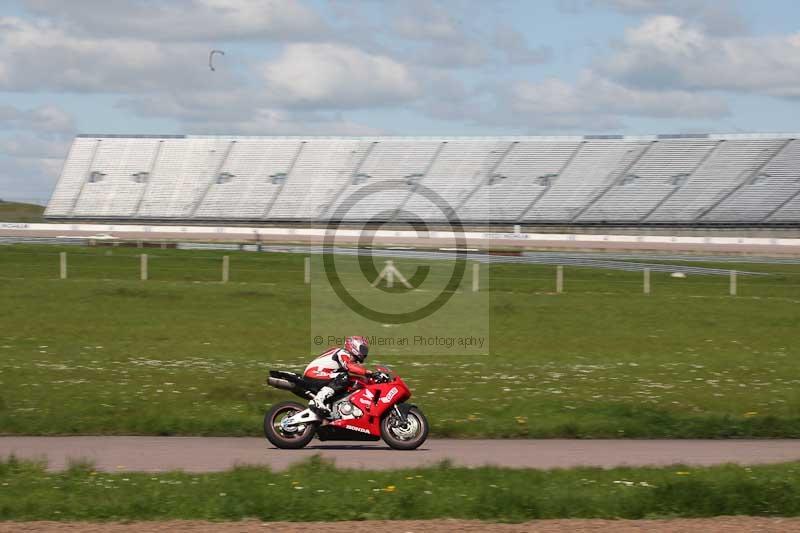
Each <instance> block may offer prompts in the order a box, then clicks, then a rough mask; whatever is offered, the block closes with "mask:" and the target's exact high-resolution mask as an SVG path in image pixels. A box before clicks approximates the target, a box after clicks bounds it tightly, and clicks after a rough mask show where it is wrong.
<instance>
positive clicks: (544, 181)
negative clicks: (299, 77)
mask: <svg viewBox="0 0 800 533" xmlns="http://www.w3.org/2000/svg"><path fill="white" fill-rule="evenodd" d="M380 184H383V185H385V189H384V190H381V191H379V192H376V193H375V194H371V195H370V196H369V197H368V198H367V197H365V194H362V193H361V191H372V189H373V188H371V187H369V186H370V185H376V186H378V185H380ZM423 188H424V189H425V190H432V191H434V192H435V193H436V194H437V195H438V196H439V197H440V198H442V199H443V200H444V201H445V202H446V203H447V205H449V207H450V208H451V209H452V210H453V211H454V212H455V213H456V214H457V215H458V217H459V218H460V219H461V221H462V222H464V223H465V224H468V225H491V224H504V225H509V224H524V225H529V226H530V225H556V224H557V225H565V224H566V225H577V226H584V225H625V226H640V225H641V226H655V225H659V226H670V225H673V226H723V225H731V226H750V227H755V226H798V225H800V138H799V137H798V136H794V135H766V134H753V135H745V134H737V135H706V134H702V135H700V134H690V135H657V136H637V137H630V136H628V137H626V136H582V137H513V138H512V137H481V138H471V137H453V138H428V137H369V138H367V137H339V138H336V137H236V136H183V135H172V136H171V135H163V136H146V135H78V136H77V137H76V138H75V140H74V142H73V144H72V147H71V149H70V151H69V154H68V156H67V159H66V162H65V164H64V168H63V171H62V173H61V176H60V178H59V180H58V183H57V185H56V188H55V191H54V192H53V195H52V197H51V199H50V202H49V204H48V206H47V209H46V211H45V217H46V218H48V219H50V220H62V221H64V220H104V221H113V222H115V223H117V222H125V221H131V222H134V221H136V222H141V221H153V222H160V221H163V222H177V221H180V222H181V223H184V224H192V223H194V224H203V223H208V222H211V221H214V222H220V221H225V222H231V223H245V222H246V223H249V224H252V223H256V224H258V223H263V224H271V223H286V222H303V223H314V222H319V223H322V222H325V221H328V220H332V219H339V218H340V219H341V220H343V221H345V222H364V221H369V220H372V221H376V220H380V221H389V222H391V221H397V222H403V221H404V220H410V219H422V220H425V221H430V222H436V221H444V220H445V219H446V218H447V216H448V212H447V210H443V209H442V208H441V206H440V205H439V206H437V205H434V204H433V203H432V202H431V201H430V200H429V199H426V198H425V197H424V196H423V195H421V194H416V193H418V192H419V191H420V190H422V189H423ZM359 199H360V201H359ZM345 208H349V210H347V209H345ZM343 209H344V210H343ZM345 211H346V212H345Z"/></svg>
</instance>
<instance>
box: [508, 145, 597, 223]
mask: <svg viewBox="0 0 800 533" xmlns="http://www.w3.org/2000/svg"><path fill="white" fill-rule="evenodd" d="M584 146H586V141H581V142H580V143H578V146H577V147H576V148H575V151H574V152H572V154H570V156H569V158H568V159H567V160H566V161H565V162H564V164H563V165H561V168H560V169H558V172H557V173H556V174H555V175H556V179H558V176H561V175H562V174H564V172H566V170H567V169H568V168H569V166H570V165H571V164H572V162H573V161H575V158H576V157H578V154H579V153H580V152H581V149H582V148H583V147H584ZM552 186H553V181H552V180H549V181H548V182H547V185H545V186H544V188H543V189H542V191H541V192H540V193H539V194H537V195H536V197H535V198H534V199H533V200H531V203H529V204H528V205H527V207H525V209H523V210H522V211H521V212H520V214H519V216H518V217H517V220H516V221H515V222H523V221H524V220H525V215H527V214H528V213H529V212H531V211H532V210H533V208H534V207H535V206H536V204H537V203H539V200H541V199H542V198H544V195H545V194H547V193H548V192H549V191H550V187H552Z"/></svg>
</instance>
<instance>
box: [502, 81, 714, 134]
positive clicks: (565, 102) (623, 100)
mask: <svg viewBox="0 0 800 533" xmlns="http://www.w3.org/2000/svg"><path fill="white" fill-rule="evenodd" d="M500 102H501V103H502V107H501V109H503V108H505V111H504V112H502V113H501V115H500V116H501V117H502V118H503V119H504V120H509V121H511V120H513V121H516V122H518V123H519V122H522V123H525V124H527V125H529V126H530V127H541V128H554V129H584V130H586V129H592V130H596V129H603V128H606V129H616V128H620V127H622V126H623V125H624V119H625V118H627V117H634V116H637V117H657V118H690V119H696V118H709V117H710V118H718V117H721V116H725V115H726V114H727V113H728V108H727V106H726V104H725V102H724V100H722V99H720V98H718V97H714V96H710V95H696V94H693V93H691V92H688V91H675V90H669V91H658V90H656V91H648V90H637V89H632V88H629V87H625V86H623V85H620V84H617V83H615V82H613V81H610V80H608V79H604V78H601V77H598V76H596V75H595V74H593V73H591V72H589V71H587V72H584V73H583V74H582V75H581V76H580V77H579V79H578V81H577V82H576V83H574V84H570V83H567V82H565V81H563V80H560V79H555V78H551V79H546V80H544V81H541V82H529V81H518V82H516V83H513V84H511V85H510V86H509V87H508V88H507V89H506V90H505V91H504V94H503V95H502V96H501V97H500Z"/></svg>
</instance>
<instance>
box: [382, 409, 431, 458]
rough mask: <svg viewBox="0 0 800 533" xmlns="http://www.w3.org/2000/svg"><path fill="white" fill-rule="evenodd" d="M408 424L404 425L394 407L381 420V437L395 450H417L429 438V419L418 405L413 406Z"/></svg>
mask: <svg viewBox="0 0 800 533" xmlns="http://www.w3.org/2000/svg"><path fill="white" fill-rule="evenodd" d="M406 418H407V425H406V426H403V425H402V422H401V421H400V420H399V417H398V416H397V413H395V412H394V409H392V410H390V411H389V412H388V413H386V416H384V417H383V420H381V437H382V438H383V440H384V442H386V444H388V445H389V447H390V448H394V449H395V450H416V449H417V448H419V447H420V446H422V443H423V442H425V439H427V438H428V431H429V430H430V426H429V425H428V419H427V418H425V415H424V414H422V411H420V410H419V409H418V408H416V407H411V408H410V409H409V410H408V414H407V415H406Z"/></svg>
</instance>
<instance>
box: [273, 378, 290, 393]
mask: <svg viewBox="0 0 800 533" xmlns="http://www.w3.org/2000/svg"><path fill="white" fill-rule="evenodd" d="M267 383H268V384H269V385H271V386H272V387H275V388H276V389H283V390H288V391H294V390H295V388H296V387H295V384H294V383H292V382H291V381H289V380H286V379H282V378H273V377H269V378H267Z"/></svg>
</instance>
